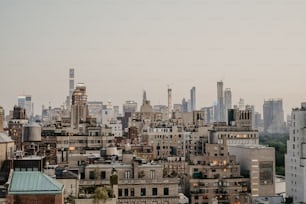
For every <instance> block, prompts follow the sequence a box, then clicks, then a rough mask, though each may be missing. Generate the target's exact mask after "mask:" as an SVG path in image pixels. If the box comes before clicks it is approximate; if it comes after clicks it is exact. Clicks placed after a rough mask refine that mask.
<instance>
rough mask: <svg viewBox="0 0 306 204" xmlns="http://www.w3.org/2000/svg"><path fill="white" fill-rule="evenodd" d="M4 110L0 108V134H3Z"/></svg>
mask: <svg viewBox="0 0 306 204" xmlns="http://www.w3.org/2000/svg"><path fill="white" fill-rule="evenodd" d="M3 121H4V109H3V108H2V107H1V106H0V132H3Z"/></svg>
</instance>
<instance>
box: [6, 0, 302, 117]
mask: <svg viewBox="0 0 306 204" xmlns="http://www.w3.org/2000/svg"><path fill="white" fill-rule="evenodd" d="M305 9H306V2H303V1H294V2H292V1H265V2H263V1H254V2H244V1H242V0H237V1H225V0H223V1H220V2H215V1H208V0H207V1H188V2H187V1H154V2H149V1H148V2H144V1H136V0H134V1H128V2H127V1H93V2H92V3H90V4H89V3H86V2H72V1H66V2H62V1H52V2H48V3H40V2H37V1H27V2H18V3H17V1H2V2H1V3H0V26H1V32H0V44H1V49H0V56H1V60H0V67H1V69H0V73H1V76H2V80H1V82H0V93H1V94H2V97H1V101H0V105H1V106H3V107H4V109H5V111H6V114H7V113H8V111H9V110H12V109H13V105H15V104H17V96H18V95H24V94H29V95H31V96H32V101H33V102H34V104H35V113H40V112H39V110H41V105H43V104H44V105H46V106H47V105H49V102H51V105H52V106H53V107H56V106H60V105H62V104H63V103H64V102H65V99H66V96H67V95H68V90H69V88H68V80H69V78H68V70H69V68H75V83H78V82H84V83H85V85H86V87H87V94H88V100H89V101H92V100H99V101H103V102H104V103H105V102H107V101H108V100H111V101H112V102H113V104H114V105H122V104H123V103H124V102H125V101H126V100H135V101H137V102H138V103H139V104H140V103H141V101H142V90H146V91H147V97H148V99H149V100H150V101H151V104H167V85H170V87H171V88H172V90H173V93H172V97H173V103H174V104H175V103H181V101H182V98H188V97H189V90H190V88H191V87H193V86H195V87H196V88H197V95H196V98H197V108H198V109H199V108H201V107H205V106H211V105H212V104H213V102H215V101H216V100H217V87H216V83H217V81H220V80H222V81H223V83H224V88H231V91H232V96H233V99H232V101H233V105H235V104H237V103H238V100H239V98H243V99H244V100H245V104H251V105H255V110H256V111H258V112H261V113H262V106H263V103H264V99H269V98H282V99H283V103H284V112H285V114H290V112H291V108H295V107H299V106H300V102H302V101H306V97H305V96H304V94H305V91H304V90H303V83H304V76H305V74H306V69H305V65H306V62H305V59H304V56H305V54H306V41H305V39H304V36H305V28H303V25H304V24H305V22H306V14H305V12H304V11H305ZM259 13H260V15H257V14H259Z"/></svg>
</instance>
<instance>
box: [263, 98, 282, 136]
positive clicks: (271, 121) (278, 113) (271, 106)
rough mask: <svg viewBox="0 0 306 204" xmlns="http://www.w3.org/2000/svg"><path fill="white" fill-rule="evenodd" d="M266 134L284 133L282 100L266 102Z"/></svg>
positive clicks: (264, 105)
mask: <svg viewBox="0 0 306 204" xmlns="http://www.w3.org/2000/svg"><path fill="white" fill-rule="evenodd" d="M263 119H264V132H266V133H271V134H275V133H284V132H285V123H284V111H283V100H282V99H270V100H265V101H264V104H263Z"/></svg>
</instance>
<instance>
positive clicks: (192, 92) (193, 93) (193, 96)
mask: <svg viewBox="0 0 306 204" xmlns="http://www.w3.org/2000/svg"><path fill="white" fill-rule="evenodd" d="M190 102H191V111H195V110H196V88H195V87H192V88H191V90H190Z"/></svg>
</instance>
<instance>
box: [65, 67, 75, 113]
mask: <svg viewBox="0 0 306 204" xmlns="http://www.w3.org/2000/svg"><path fill="white" fill-rule="evenodd" d="M73 91H74V69H73V68H71V69H69V96H68V98H67V107H70V105H71V99H72V94H73Z"/></svg>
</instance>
